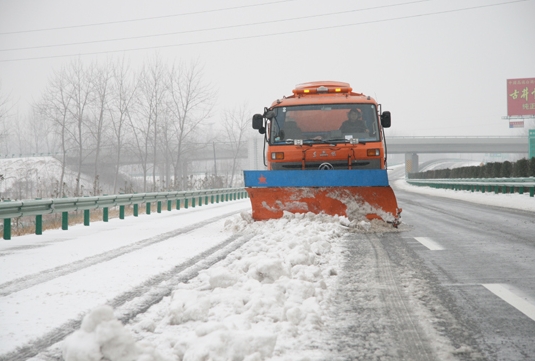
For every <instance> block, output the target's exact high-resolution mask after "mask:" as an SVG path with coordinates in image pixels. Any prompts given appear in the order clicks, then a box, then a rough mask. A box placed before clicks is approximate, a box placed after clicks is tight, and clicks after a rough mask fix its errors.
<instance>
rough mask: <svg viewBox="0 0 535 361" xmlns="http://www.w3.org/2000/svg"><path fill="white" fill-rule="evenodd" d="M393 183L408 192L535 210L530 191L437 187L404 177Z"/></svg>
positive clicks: (397, 187)
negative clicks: (415, 182)
mask: <svg viewBox="0 0 535 361" xmlns="http://www.w3.org/2000/svg"><path fill="white" fill-rule="evenodd" d="M393 184H394V186H395V188H396V189H401V190H404V191H407V192H413V193H420V194H428V195H432V196H438V197H444V198H452V199H459V200H462V201H467V202H472V203H479V204H485V205H488V206H495V207H503V208H512V209H519V210H524V211H530V212H535V198H533V197H530V196H529V193H524V194H518V193H514V194H513V193H507V194H502V193H500V194H495V193H493V192H485V193H481V192H471V191H454V190H451V189H436V188H431V187H420V186H414V185H411V184H409V183H407V182H406V181H405V180H404V179H399V180H396V181H394V182H393Z"/></svg>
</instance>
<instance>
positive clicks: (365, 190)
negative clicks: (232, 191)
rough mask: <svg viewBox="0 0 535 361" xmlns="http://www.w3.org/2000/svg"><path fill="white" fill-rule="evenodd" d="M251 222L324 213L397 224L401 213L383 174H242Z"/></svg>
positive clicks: (356, 171)
mask: <svg viewBox="0 0 535 361" xmlns="http://www.w3.org/2000/svg"><path fill="white" fill-rule="evenodd" d="M244 175H245V187H246V190H247V193H248V194H249V198H250V199H251V205H252V209H253V214H252V216H253V219H255V220H267V219H274V218H281V217H282V216H283V213H284V211H288V212H291V213H307V212H312V213H316V214H319V213H322V212H323V213H326V214H329V215H333V216H334V215H339V216H347V217H348V218H349V219H361V218H364V217H365V218H367V219H369V220H371V219H382V220H383V221H385V222H389V223H392V224H393V225H394V226H397V225H398V224H399V222H400V221H399V217H400V213H401V209H399V208H398V205H397V201H396V197H395V195H394V192H393V191H392V188H390V186H389V184H388V176H387V173H386V170H380V169H377V170H376V169H373V170H326V171H319V170H296V171H244Z"/></svg>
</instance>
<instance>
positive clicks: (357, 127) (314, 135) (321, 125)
mask: <svg viewBox="0 0 535 361" xmlns="http://www.w3.org/2000/svg"><path fill="white" fill-rule="evenodd" d="M273 111H274V112H275V118H274V119H273V120H272V122H271V129H270V143H271V144H277V143H279V144H282V143H286V142H288V141H292V140H295V139H302V140H303V141H304V142H305V143H306V142H311V143H313V142H326V141H328V142H329V143H345V142H349V141H351V139H358V140H359V141H363V142H370V141H378V140H379V128H378V121H377V108H376V107H375V105H374V104H319V105H302V106H292V107H278V108H274V109H273Z"/></svg>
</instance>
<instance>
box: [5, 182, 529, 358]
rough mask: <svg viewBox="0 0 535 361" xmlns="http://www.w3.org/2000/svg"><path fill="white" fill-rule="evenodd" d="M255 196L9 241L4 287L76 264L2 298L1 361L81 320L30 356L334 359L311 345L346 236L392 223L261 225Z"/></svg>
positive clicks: (502, 198) (490, 198)
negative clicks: (123, 297) (144, 296)
mask: <svg viewBox="0 0 535 361" xmlns="http://www.w3.org/2000/svg"><path fill="white" fill-rule="evenodd" d="M393 185H394V187H395V188H396V189H403V190H405V191H409V192H419V193H425V194H430V195H438V196H442V197H452V198H459V199H462V200H467V201H471V202H478V203H483V204H490V205H494V206H500V207H511V208H516V209H525V210H528V211H532V212H535V199H534V198H530V197H529V196H527V195H522V196H521V195H512V194H506V195H502V194H499V195H495V194H491V193H485V194H481V193H471V192H464V191H463V192H455V191H449V190H437V189H432V188H424V187H415V186H410V185H408V184H406V183H405V182H404V181H403V180H396V181H394V182H393ZM248 202H249V201H248V200H241V201H237V202H234V203H232V205H230V204H227V205H221V204H220V205H211V206H206V207H202V208H195V209H188V210H181V211H179V212H169V213H163V214H159V215H158V214H155V215H151V216H146V217H140V218H138V219H134V218H133V217H130V218H129V219H127V220H124V221H119V220H111V222H110V223H109V224H103V223H102V222H95V223H93V224H92V225H91V227H89V228H87V227H85V228H84V226H75V227H71V229H70V230H69V231H68V232H63V231H60V230H57V231H47V232H45V234H44V235H43V236H34V235H28V236H23V237H16V238H14V239H13V240H12V241H5V242H4V241H3V242H2V243H1V244H0V253H1V257H0V291H4V290H5V287H4V286H5V285H9V283H10V282H13V281H17V280H19V281H20V280H22V281H23V282H29V281H31V279H32V278H35V277H37V275H40V274H45V273H46V272H47V270H51V269H54V268H61V267H73V270H72V272H69V273H68V274H65V275H61V276H58V277H56V278H51V279H50V280H48V281H47V280H44V281H43V282H41V283H39V284H38V285H36V286H29V287H28V288H27V289H21V290H16V289H14V290H13V292H11V293H10V294H8V295H4V294H2V297H1V298H0V324H1V325H2V327H1V328H0V359H2V355H4V356H5V355H7V353H9V352H11V351H13V350H14V348H15V347H18V346H23V345H25V344H26V343H27V342H29V341H31V340H34V339H39V338H42V336H43V335H45V334H46V333H47V332H50V331H52V330H54V329H56V328H57V327H58V326H61V325H63V324H65V322H67V321H68V320H70V319H74V318H77V317H81V316H84V318H83V322H82V324H81V326H80V327H77V330H76V331H75V332H74V333H72V334H71V335H70V336H69V337H67V339H66V340H65V341H64V342H59V343H57V344H56V345H54V346H52V347H51V348H50V351H49V353H48V354H47V355H38V356H37V357H34V358H33V359H32V360H33V361H37V360H50V358H49V357H50V355H60V354H62V355H63V358H64V359H65V360H67V361H82V360H83V361H97V360H110V361H123V360H124V361H127V360H138V361H151V360H154V361H160V360H161V361H164V360H173V361H175V360H184V361H192V360H199V361H201V360H214V361H215V360H245V361H256V360H314V359H326V358H328V355H326V354H324V352H325V351H324V350H322V348H321V347H316V348H314V347H312V348H311V347H310V345H321V344H322V338H324V337H325V335H324V333H323V330H324V326H325V324H324V323H325V322H327V312H328V309H329V305H330V301H331V300H332V297H333V285H334V284H335V283H336V282H337V277H338V272H339V269H340V265H341V259H342V256H343V254H342V253H343V250H342V249H341V248H340V242H341V240H342V239H343V237H344V236H345V235H347V234H348V232H352V233H355V232H363V233H368V232H384V231H387V230H389V229H387V228H382V225H381V224H380V223H373V224H372V223H368V222H365V221H359V220H355V221H352V222H350V221H349V220H348V219H347V218H345V217H330V216H325V215H312V214H307V215H293V214H286V215H285V216H284V217H283V218H282V219H279V220H270V221H265V222H253V221H252V220H251V218H250V210H249V209H248ZM228 212H234V215H230V216H227V217H223V218H221V220H218V221H216V222H213V223H210V225H209V226H207V227H202V228H200V229H199V230H197V231H195V230H192V231H189V232H186V233H184V234H177V235H175V236H173V237H170V238H169V240H166V241H165V242H164V241H162V242H157V243H154V244H151V245H150V246H147V247H143V248H140V250H139V251H132V252H130V253H128V254H122V255H119V256H118V257H116V258H114V259H112V260H109V261H107V262H104V263H102V264H101V263H98V264H95V265H92V266H89V267H86V268H81V269H80V270H75V269H74V268H75V266H69V265H71V264H72V265H76V264H79V263H80V262H83V261H84V260H86V259H90V258H91V257H96V256H97V255H98V254H100V253H103V252H109V251H112V250H113V249H118V248H120V247H126V246H128V245H133V244H136V243H137V244H139V243H140V242H143V241H144V240H146V239H147V237H149V238H150V237H158V235H160V234H164V233H165V232H172V230H173V229H176V228H177V225H181V226H188V225H195V224H196V223H195V222H199V221H202V220H203V219H210V218H213V217H221V216H222V214H223V215H224V214H225V213H228ZM121 222H122V223H121ZM390 231H393V230H392V229H390ZM229 237H238V239H241V238H243V239H244V240H247V241H246V242H245V241H244V244H243V246H241V247H240V248H238V249H236V250H234V251H232V252H231V253H230V254H229V255H228V256H226V257H225V258H224V259H223V260H221V261H219V262H218V263H216V264H215V265H213V266H211V267H209V268H206V269H204V270H202V271H201V272H200V273H199V275H198V276H196V277H193V278H191V279H188V280H187V281H184V282H178V283H176V284H169V281H163V282H162V283H161V284H157V285H156V286H155V287H156V288H165V287H170V288H172V290H173V291H172V292H171V293H170V295H169V296H166V297H164V298H163V299H162V300H161V301H160V302H159V303H157V304H155V305H153V306H152V307H150V308H149V309H148V310H147V312H145V313H141V314H139V315H138V316H136V317H135V318H134V319H132V320H131V321H130V322H128V323H126V324H123V323H121V322H120V321H119V320H117V318H120V316H121V315H123V314H124V313H127V312H128V311H129V307H133V305H134V304H135V303H136V300H132V301H129V302H127V303H126V304H124V305H121V306H120V307H118V308H116V309H113V308H112V307H110V306H109V305H108V306H107V305H106V304H109V303H110V302H109V301H110V300H111V299H114V298H115V297H116V295H117V294H118V293H122V292H126V291H127V290H128V289H129V288H132V287H134V286H135V285H136V284H137V283H143V282H144V281H146V280H147V279H150V278H151V277H155V276H156V275H158V274H160V273H161V272H165V271H166V270H170V269H172V268H173V267H174V266H176V264H179V263H182V262H185V261H187V260H188V259H190V258H192V257H194V256H195V255H196V254H198V253H200V252H202V251H203V250H206V249H208V248H209V247H212V246H214V245H217V244H220V243H222V242H223V241H224V240H225V239H228V238H229ZM355 262H358V260H355ZM370 282H373V280H370ZM9 286H10V287H11V286H13V285H9ZM369 286H370V287H376V286H378V285H374V284H370V285H369ZM13 287H15V288H16V285H15V286H13ZM441 347H442V349H441V350H439V351H440V353H441V354H442V355H448V354H451V352H452V351H453V350H451V349H450V348H449V347H451V346H448V345H443V346H441ZM6 360H7V358H6Z"/></svg>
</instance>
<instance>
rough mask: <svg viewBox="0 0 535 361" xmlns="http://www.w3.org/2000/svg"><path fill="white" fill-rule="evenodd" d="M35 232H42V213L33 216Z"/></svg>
mask: <svg viewBox="0 0 535 361" xmlns="http://www.w3.org/2000/svg"><path fill="white" fill-rule="evenodd" d="M35 234H37V235H41V234H43V215H42V214H38V215H36V216H35Z"/></svg>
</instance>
